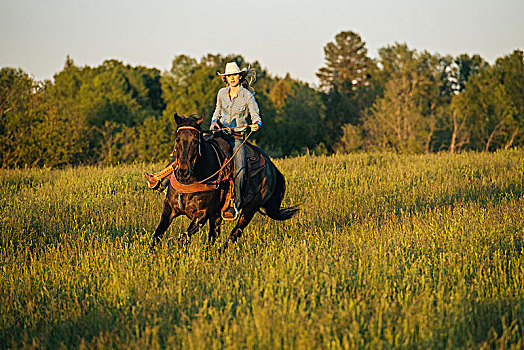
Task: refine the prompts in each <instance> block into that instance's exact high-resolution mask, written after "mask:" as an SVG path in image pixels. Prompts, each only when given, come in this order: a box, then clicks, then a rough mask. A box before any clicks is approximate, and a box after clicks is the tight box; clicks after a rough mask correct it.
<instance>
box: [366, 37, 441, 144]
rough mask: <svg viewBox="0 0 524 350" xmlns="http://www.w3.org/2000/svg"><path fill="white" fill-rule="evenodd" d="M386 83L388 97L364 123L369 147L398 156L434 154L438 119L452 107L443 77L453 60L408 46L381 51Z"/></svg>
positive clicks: (379, 99)
mask: <svg viewBox="0 0 524 350" xmlns="http://www.w3.org/2000/svg"><path fill="white" fill-rule="evenodd" d="M379 54H380V61H379V64H380V66H381V67H382V71H381V72H380V76H381V77H382V79H386V80H385V83H382V84H383V85H384V96H383V97H380V98H378V99H377V100H376V101H375V103H374V104H373V106H372V107H371V108H370V109H369V110H368V112H367V113H366V115H365V118H364V122H363V125H362V127H363V132H364V133H363V134H364V135H365V137H366V142H367V147H371V148H390V149H394V150H396V151H398V152H410V153H411V152H416V153H419V152H430V151H432V143H431V142H432V139H433V135H434V132H435V128H436V124H437V119H438V116H439V115H440V114H441V113H442V108H445V106H446V105H447V104H449V96H446V95H449V94H446V93H443V90H445V85H446V84H445V82H443V80H442V77H443V75H444V72H445V71H446V69H447V67H448V66H449V64H450V59H449V58H447V57H441V56H439V55H432V54H430V53H428V52H422V53H420V54H419V53H417V52H416V51H415V50H410V49H409V48H408V47H407V45H405V44H395V45H393V46H388V47H385V48H382V49H380V50H379Z"/></svg>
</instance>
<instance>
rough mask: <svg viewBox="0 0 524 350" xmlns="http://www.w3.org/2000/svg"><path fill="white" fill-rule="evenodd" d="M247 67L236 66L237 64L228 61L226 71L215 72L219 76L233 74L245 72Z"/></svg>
mask: <svg viewBox="0 0 524 350" xmlns="http://www.w3.org/2000/svg"><path fill="white" fill-rule="evenodd" d="M246 73H247V68H242V70H240V68H238V66H237V64H236V63H235V62H228V63H227V64H226V71H225V72H224V73H220V72H217V74H218V75H220V76H226V75H233V74H246Z"/></svg>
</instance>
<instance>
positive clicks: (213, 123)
mask: <svg viewBox="0 0 524 350" xmlns="http://www.w3.org/2000/svg"><path fill="white" fill-rule="evenodd" d="M209 129H211V130H215V129H220V127H219V126H218V123H217V122H212V123H211V126H210V127H209Z"/></svg>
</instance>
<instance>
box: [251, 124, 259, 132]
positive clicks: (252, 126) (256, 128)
mask: <svg viewBox="0 0 524 350" xmlns="http://www.w3.org/2000/svg"><path fill="white" fill-rule="evenodd" d="M250 127H251V130H253V131H258V129H259V128H260V127H259V126H258V124H251V125H250Z"/></svg>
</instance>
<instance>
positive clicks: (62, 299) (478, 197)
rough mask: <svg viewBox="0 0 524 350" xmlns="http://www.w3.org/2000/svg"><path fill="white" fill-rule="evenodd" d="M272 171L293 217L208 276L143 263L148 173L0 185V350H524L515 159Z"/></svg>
mask: <svg viewBox="0 0 524 350" xmlns="http://www.w3.org/2000/svg"><path fill="white" fill-rule="evenodd" d="M276 164H277V166H278V167H279V168H280V169H281V170H282V172H283V173H284V175H285V176H286V179H287V182H288V192H287V194H286V198H285V204H286V205H294V204H300V205H301V208H302V210H301V211H300V213H299V214H298V215H297V216H296V217H295V218H293V219H292V220H290V221H287V222H284V223H282V222H275V221H272V220H270V219H268V218H266V217H263V216H260V215H257V216H256V217H255V219H254V220H253V222H252V223H251V224H250V226H248V228H247V229H246V230H245V233H244V236H243V237H242V238H241V239H240V241H239V242H238V243H237V244H236V245H234V246H232V247H231V248H230V249H229V250H228V251H226V253H225V254H224V255H222V256H217V255H216V254H214V253H215V252H216V250H217V249H218V247H219V246H220V243H221V242H222V241H223V239H225V233H224V232H223V233H222V236H221V237H220V238H219V241H218V242H217V245H216V246H215V247H213V248H212V249H211V257H208V258H207V259H206V257H205V254H204V252H205V249H206V246H205V240H206V234H207V232H206V231H207V226H206V228H205V230H204V231H202V232H201V233H200V234H199V235H196V236H194V237H193V238H192V241H191V244H190V245H189V246H187V247H185V248H184V249H180V248H179V246H178V244H177V237H178V235H179V234H180V233H181V232H182V230H183V229H184V228H185V227H186V226H187V225H188V224H189V220H187V219H186V218H178V219H175V221H174V222H173V224H172V225H171V227H170V229H169V230H168V232H167V233H166V236H165V238H164V240H163V245H162V246H161V247H160V249H159V250H158V251H157V252H156V253H155V254H152V253H150V251H149V244H150V241H151V237H152V233H153V231H154V229H155V228H156V225H157V223H158V221H159V218H160V211H161V208H162V201H163V196H162V195H161V194H159V193H154V192H152V191H150V190H148V189H146V187H145V185H144V181H143V179H142V175H141V174H142V172H143V171H151V170H154V169H158V168H159V167H160V166H161V165H160V164H136V165H124V166H118V167H112V168H96V167H82V168H78V169H65V170H41V169H29V170H0V201H1V202H0V203H1V205H0V220H1V221H0V235H1V239H0V244H1V247H0V256H1V259H0V264H1V268H0V316H1V317H0V348H10V347H15V348H16V347H23V348H31V347H36V348H40V347H46V348H60V347H66V348H76V347H80V348H98V347H99V348H108V347H117V348H140V349H143V348H164V347H166V348H184V349H203V348H262V349H273V348H328V349H337V348H373V349H375V348H404V347H414V348H468V349H469V348H493V347H495V348H511V347H514V348H522V347H524V341H523V339H524V337H523V336H524V332H523V327H524V243H523V242H524V151H522V150H521V151H505V152H498V153H494V154H478V153H465V154H460V155H450V154H440V155H421V156H399V155H395V154H354V155H343V156H332V157H305V156H304V157H298V158H292V159H284V160H278V161H276ZM224 229H225V230H227V229H228V226H227V225H225V226H224ZM223 231H224V230H223Z"/></svg>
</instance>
